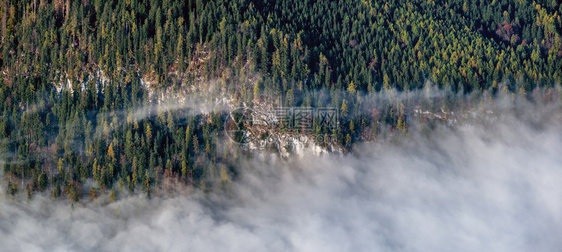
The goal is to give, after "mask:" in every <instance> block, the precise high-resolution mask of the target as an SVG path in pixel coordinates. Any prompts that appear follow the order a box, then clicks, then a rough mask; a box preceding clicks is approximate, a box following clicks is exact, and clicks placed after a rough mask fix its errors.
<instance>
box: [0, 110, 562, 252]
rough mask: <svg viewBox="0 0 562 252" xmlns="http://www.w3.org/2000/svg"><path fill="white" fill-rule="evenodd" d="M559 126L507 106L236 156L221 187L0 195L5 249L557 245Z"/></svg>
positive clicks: (560, 225) (561, 224)
mask: <svg viewBox="0 0 562 252" xmlns="http://www.w3.org/2000/svg"><path fill="white" fill-rule="evenodd" d="M560 153H562V126H561V125H560V120H558V119H556V120H552V121H547V122H545V123H543V124H542V125H536V124H534V123H526V122H525V121H522V120H520V119H515V118H513V117H509V116H506V117H504V118H502V119H498V120H496V121H494V122H491V123H474V124H470V123H466V124H463V125H460V126H458V127H457V128H456V129H454V130H450V129H438V130H434V131H431V132H429V133H427V134H420V135H419V136H415V135H413V136H412V140H409V141H408V142H406V143H380V144H376V145H369V146H359V147H358V151H357V152H356V153H354V154H353V155H347V156H327V155H324V156H315V155H312V154H311V155H307V154H306V153H305V154H304V155H303V157H300V158H295V159H292V160H290V161H280V160H275V159H274V158H269V157H268V158H263V157H256V158H254V159H250V160H248V161H246V162H245V163H244V164H241V167H240V173H241V175H240V177H239V179H238V180H236V181H235V182H232V183H231V184H230V185H228V188H227V189H226V190H227V191H228V192H227V193H224V192H223V193H220V194H213V193H209V194H207V195H201V194H199V193H197V192H195V193H192V194H190V195H183V196H175V197H170V198H165V199H164V198H153V199H150V200H149V199H146V198H143V197H142V196H135V197H128V198H125V199H121V200H119V201H118V202H116V203H112V204H109V205H99V204H98V205H96V204H89V205H88V206H87V207H84V206H75V207H74V208H72V207H70V205H69V204H67V203H54V202H53V201H52V200H50V199H48V198H43V197H41V196H37V197H35V199H33V200H31V201H30V202H25V201H21V202H20V201H18V200H15V201H11V200H9V199H8V198H7V197H6V196H5V195H1V199H0V244H2V245H1V246H2V250H6V251H100V250H101V251H558V250H559V249H560V248H561V247H562V239H561V237H562V183H561V181H562V155H560Z"/></svg>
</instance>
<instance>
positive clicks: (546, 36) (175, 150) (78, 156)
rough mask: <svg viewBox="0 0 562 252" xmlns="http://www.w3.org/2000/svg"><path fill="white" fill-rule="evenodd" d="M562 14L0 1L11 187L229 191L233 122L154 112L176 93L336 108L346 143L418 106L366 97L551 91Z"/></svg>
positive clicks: (456, 0) (547, 10) (397, 3)
mask: <svg viewBox="0 0 562 252" xmlns="http://www.w3.org/2000/svg"><path fill="white" fill-rule="evenodd" d="M561 13H562V6H561V5H560V3H559V2H558V1H556V0H545V1H533V2H531V1H528V0H515V1H508V0H494V1H491V2H490V1H482V0H479V1H476V0H474V1H471V0H436V1H433V0H428V1H422V0H414V1H405V0H394V1H352V0H348V1H306V0H305V1H266V0H263V1H245V0H232V1H226V0H225V1H220V0H218V1H202V0H197V1H194V0H189V1H184V0H181V1H180V0H177V1H175V0H150V1H140V0H109V1H102V0H82V1H70V0H66V1H65V0H52V1H49V0H6V1H2V3H0V14H1V20H0V21H1V23H0V28H1V31H0V35H1V41H0V44H1V48H2V52H1V55H0V65H1V73H0V101H1V102H0V112H1V115H0V138H1V139H0V153H2V154H3V157H2V160H3V162H2V164H3V171H4V177H5V178H6V180H8V181H9V186H8V187H9V190H10V191H12V192H14V193H15V192H16V191H17V190H22V188H21V187H22V185H21V183H25V184H26V185H25V187H26V188H27V191H28V193H29V194H30V195H31V193H32V191H34V190H38V191H44V190H49V191H50V192H52V194H53V195H54V196H55V197H58V196H60V195H62V194H65V195H68V196H70V198H72V199H73V200H79V199H80V196H81V195H82V194H83V192H81V190H82V189H81V188H82V185H84V184H85V183H86V182H87V181H89V179H91V178H93V180H94V181H95V182H96V184H97V185H99V187H100V188H102V189H104V188H105V189H110V190H111V188H119V190H128V191H129V192H134V191H135V190H137V191H138V190H140V189H141V188H144V190H145V191H147V192H150V191H151V188H159V187H161V186H162V184H163V182H162V181H168V182H170V181H174V182H173V183H191V184H197V185H198V186H201V187H205V183H206V182H211V184H212V182H213V181H215V180H216V181H222V182H224V181H227V180H228V179H229V176H233V175H235V173H236V171H235V170H234V169H233V166H232V162H233V160H235V159H236V157H237V156H238V155H239V153H238V151H237V150H232V149H230V148H228V146H227V145H224V144H221V142H222V141H224V140H221V136H222V135H221V134H220V133H221V132H222V131H223V128H224V127H223V126H224V123H225V120H227V118H228V115H227V114H228V113H225V111H223V110H216V111H209V112H208V113H204V114H201V113H194V111H193V108H187V107H186V108H183V109H172V110H171V109H164V110H162V109H158V108H160V107H158V106H157V104H159V103H160V104H162V102H164V103H165V98H166V97H168V96H167V94H170V93H176V91H177V90H191V93H192V94H193V93H195V94H197V93H198V92H207V93H210V94H211V95H210V96H206V97H205V99H206V101H209V100H217V99H221V98H225V99H229V100H232V101H231V102H232V103H235V104H245V106H252V105H253V104H258V103H262V104H263V103H268V104H270V105H272V106H274V105H278V106H279V105H282V106H303V107H323V106H324V107H326V106H330V107H336V108H338V109H339V110H340V112H341V122H340V127H339V128H338V129H337V130H336V131H333V130H328V129H323V128H318V129H314V130H315V132H316V134H323V135H327V134H333V135H334V136H336V137H337V145H339V146H341V147H342V148H345V149H350V148H352V145H353V142H355V141H361V140H365V139H371V138H373V135H375V136H376V135H377V134H381V130H382V131H384V130H385V129H388V128H387V127H386V125H389V126H390V128H391V130H390V131H394V129H398V130H405V128H407V125H406V121H407V120H408V117H409V116H408V112H407V111H408V110H410V111H411V110H413V107H414V106H417V105H420V104H421V101H420V100H419V99H417V100H416V99H413V100H409V99H403V100H394V101H391V102H390V103H385V102H382V101H381V99H377V98H376V95H375V97H373V96H371V94H376V93H379V92H394V91H395V92H402V93H409V92H413V93H415V92H416V91H417V90H420V89H422V88H423V87H424V86H427V85H428V84H427V83H431V85H432V86H434V87H435V88H438V89H440V90H443V94H444V95H443V96H442V97H439V98H437V99H436V100H434V101H433V102H434V103H435V104H437V105H435V109H442V108H443V107H446V106H448V105H450V104H458V103H464V102H469V103H470V102H473V101H466V100H462V99H461V101H453V100H454V99H455V97H456V96H455V94H467V93H471V94H482V93H485V94H486V95H490V96H494V95H497V94H498V93H502V94H508V95H513V94H518V95H519V96H522V97H524V98H528V99H531V100H532V99H533V96H532V95H531V92H530V91H531V90H533V89H537V88H540V89H541V90H545V93H547V94H548V96H549V97H550V96H552V92H549V91H548V90H554V89H555V88H556V86H557V85H559V84H560V82H561V81H562V70H561V66H562V38H561V35H560V34H561V32H562V17H561ZM201 83H212V84H209V85H203V87H202V86H201ZM210 86H212V87H213V88H214V89H213V90H218V91H216V92H209V90H210ZM154 94H162V95H160V96H158V95H154ZM211 96H215V97H211ZM162 97H164V98H162ZM180 98H181V97H180ZM185 99H191V98H185V97H184V100H185ZM553 99H554V98H553ZM557 99H559V98H557ZM180 100H181V99H180ZM479 101H480V100H479ZM147 108H151V109H148V110H143V109H147ZM139 110H143V111H145V113H146V115H145V116H142V117H138V116H136V115H137V114H135V112H136V111H139ZM366 111H368V112H366ZM231 152H235V153H238V154H233V153H231ZM215 178H216V179H215ZM170 183H172V182H170ZM215 184H217V185H218V184H220V183H215ZM18 185H19V186H18ZM124 188H127V189H124ZM96 194H97V193H96V191H95V190H94V191H92V195H94V196H95V195H96Z"/></svg>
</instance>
